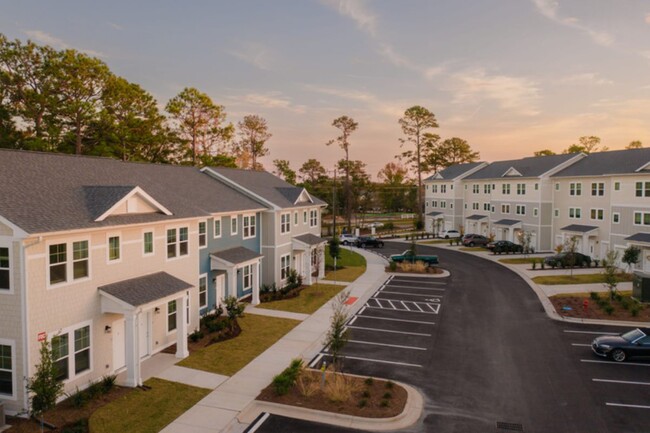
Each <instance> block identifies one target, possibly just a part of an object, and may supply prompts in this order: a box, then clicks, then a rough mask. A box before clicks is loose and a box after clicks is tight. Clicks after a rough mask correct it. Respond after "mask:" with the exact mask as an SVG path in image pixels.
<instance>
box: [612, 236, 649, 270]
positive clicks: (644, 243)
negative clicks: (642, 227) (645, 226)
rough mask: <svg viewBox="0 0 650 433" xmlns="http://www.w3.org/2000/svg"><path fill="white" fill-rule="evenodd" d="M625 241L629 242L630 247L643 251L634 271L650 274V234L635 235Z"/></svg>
mask: <svg viewBox="0 0 650 433" xmlns="http://www.w3.org/2000/svg"><path fill="white" fill-rule="evenodd" d="M625 240H626V241H627V242H628V244H627V246H628V247H629V246H631V245H634V246H636V247H638V248H639V249H641V254H640V256H639V263H637V264H636V265H635V267H634V269H636V270H639V271H643V272H650V233H635V234H633V235H632V236H629V237H627V238H625ZM620 257H621V256H619V258H620Z"/></svg>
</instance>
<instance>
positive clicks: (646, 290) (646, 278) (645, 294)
mask: <svg viewBox="0 0 650 433" xmlns="http://www.w3.org/2000/svg"><path fill="white" fill-rule="evenodd" d="M632 296H633V297H634V298H636V299H637V300H639V301H641V302H650V274H647V273H645V272H640V271H634V280H633V282H632Z"/></svg>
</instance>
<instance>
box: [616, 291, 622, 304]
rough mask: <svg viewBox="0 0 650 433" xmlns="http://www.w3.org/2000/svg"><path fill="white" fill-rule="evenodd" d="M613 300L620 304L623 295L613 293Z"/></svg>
mask: <svg viewBox="0 0 650 433" xmlns="http://www.w3.org/2000/svg"><path fill="white" fill-rule="evenodd" d="M614 299H616V300H617V301H618V302H621V301H622V300H623V295H621V294H620V293H618V292H616V293H614Z"/></svg>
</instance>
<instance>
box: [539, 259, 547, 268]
mask: <svg viewBox="0 0 650 433" xmlns="http://www.w3.org/2000/svg"><path fill="white" fill-rule="evenodd" d="M540 264H541V267H542V270H544V268H546V263H544V259H542V260H541V261H540Z"/></svg>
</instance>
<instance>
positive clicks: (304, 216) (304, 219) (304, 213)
mask: <svg viewBox="0 0 650 433" xmlns="http://www.w3.org/2000/svg"><path fill="white" fill-rule="evenodd" d="M302 223H303V224H307V211H306V210H304V211H302Z"/></svg>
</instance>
